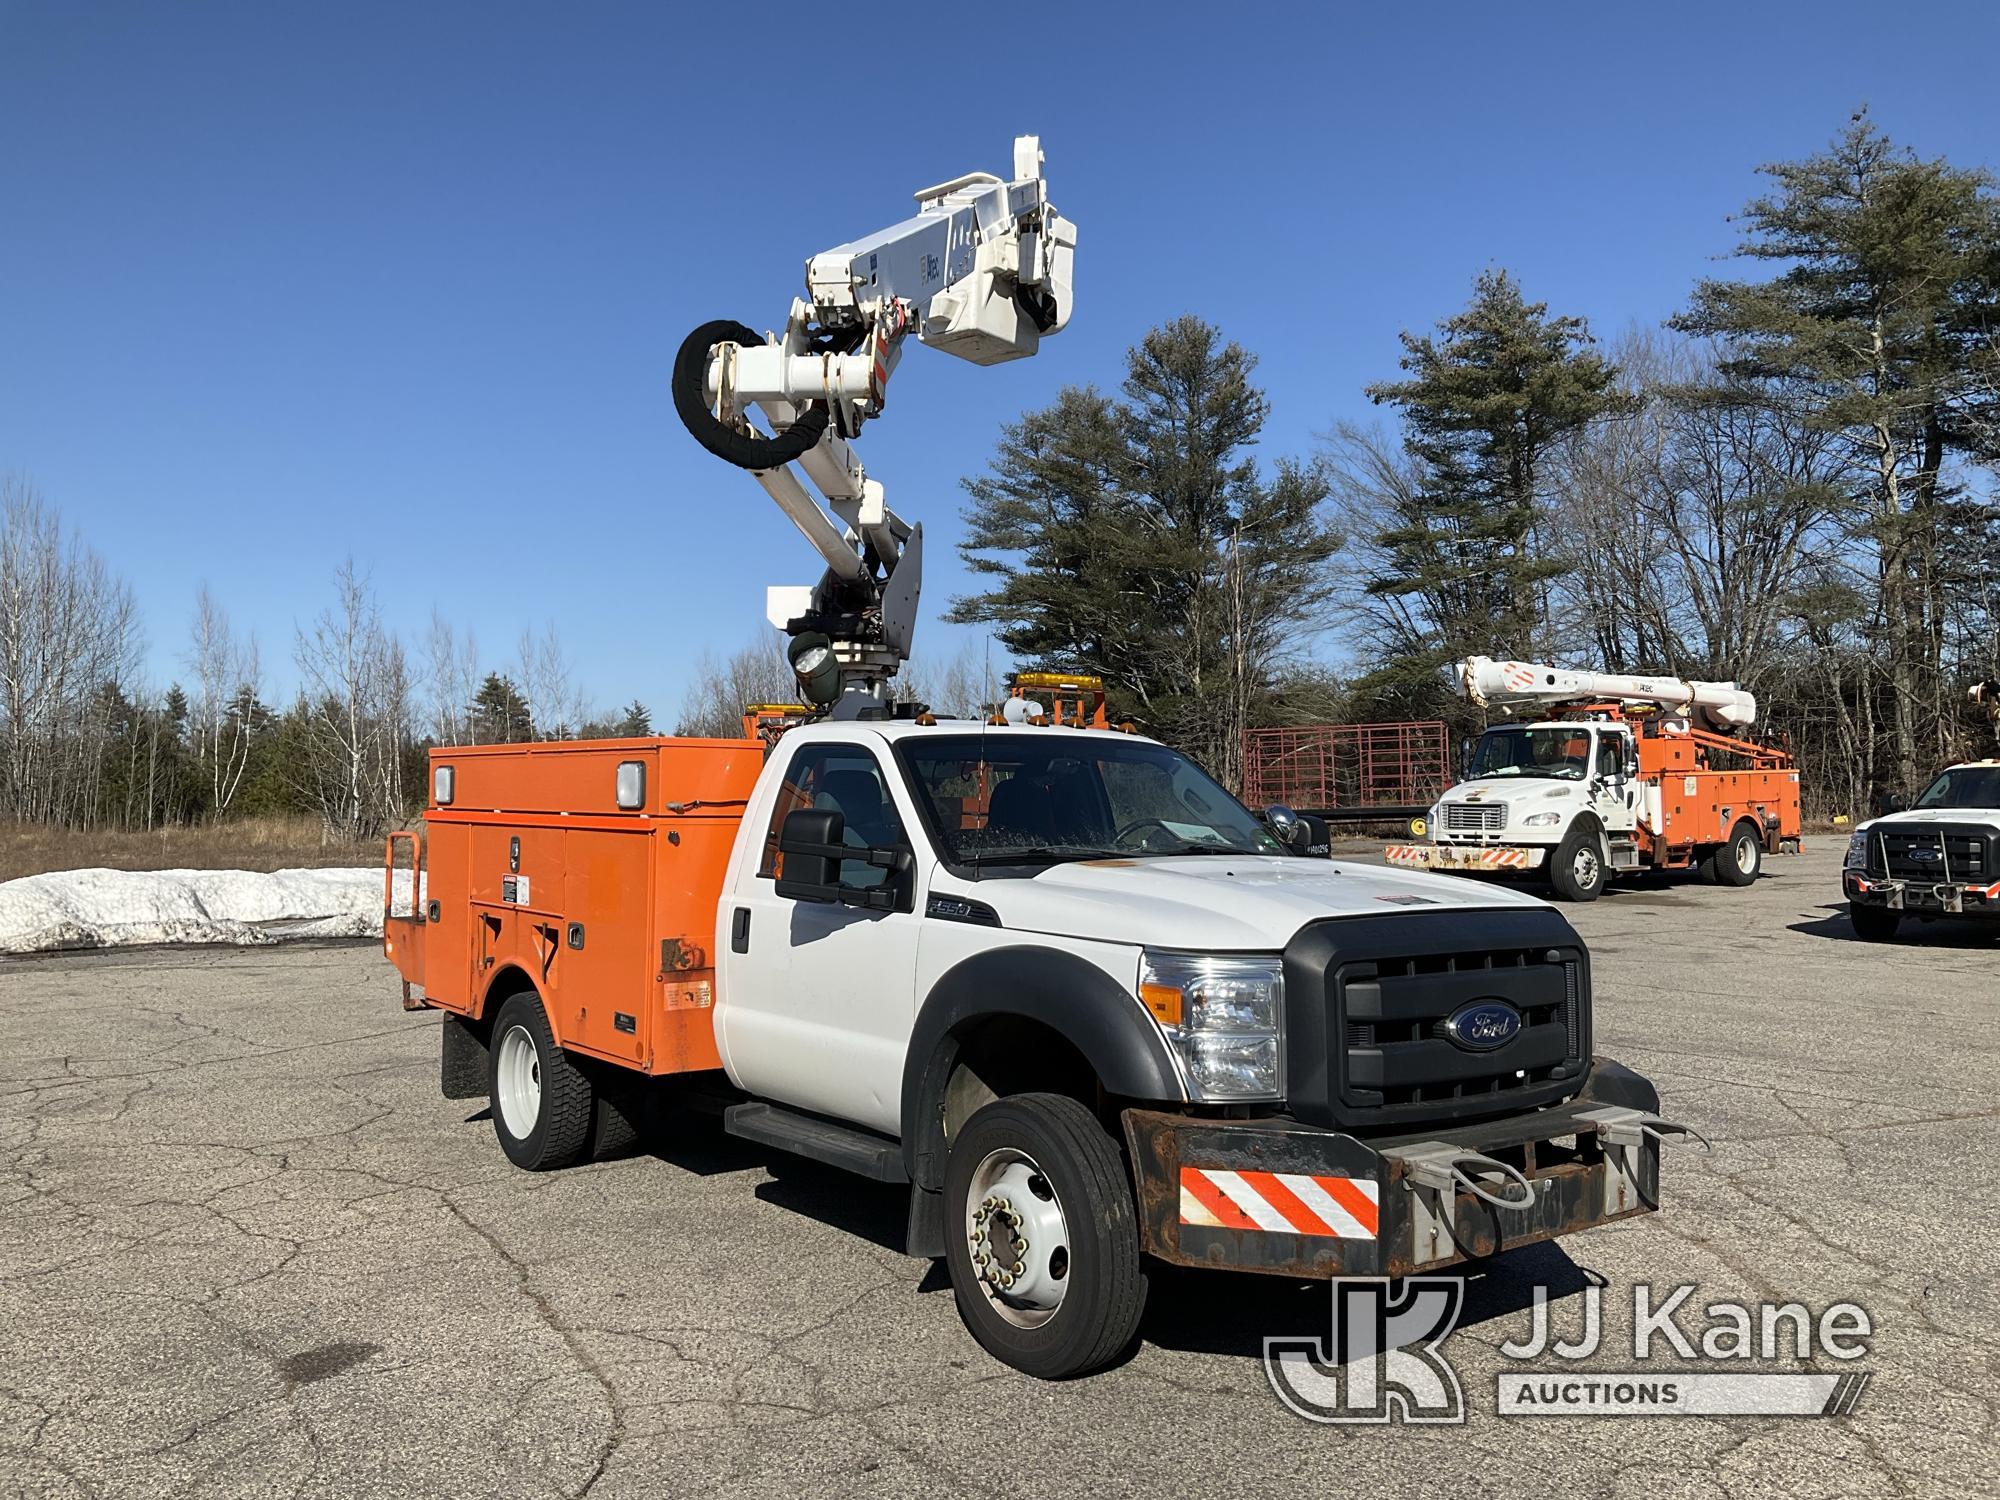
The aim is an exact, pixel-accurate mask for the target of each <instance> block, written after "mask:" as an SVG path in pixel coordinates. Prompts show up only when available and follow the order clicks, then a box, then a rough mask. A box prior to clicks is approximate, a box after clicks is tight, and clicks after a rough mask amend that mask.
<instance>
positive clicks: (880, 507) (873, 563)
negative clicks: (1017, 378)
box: [673, 135, 1076, 717]
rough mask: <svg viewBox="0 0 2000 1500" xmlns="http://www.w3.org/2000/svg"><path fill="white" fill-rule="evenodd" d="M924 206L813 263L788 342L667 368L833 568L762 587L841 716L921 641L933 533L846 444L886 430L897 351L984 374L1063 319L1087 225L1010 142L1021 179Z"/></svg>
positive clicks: (680, 401) (711, 435) (878, 699)
mask: <svg viewBox="0 0 2000 1500" xmlns="http://www.w3.org/2000/svg"><path fill="white" fill-rule="evenodd" d="M916 198H917V205H918V207H917V213H916V216H915V217H914V218H909V219H905V220H903V222H901V223H900V224H895V225H892V226H890V227H889V228H887V229H884V230H880V231H878V232H877V233H875V234H871V235H869V236H867V237H866V238H863V239H859V240H855V241H853V242H851V243H849V244H845V245H836V246H835V247H834V248H833V249H831V250H824V251H821V252H820V253H819V254H818V255H815V256H813V257H812V259H810V260H808V261H807V262H806V295H805V296H804V297H799V298H795V299H794V300H793V302H792V310H791V315H790V316H789V317H788V318H787V319H786V321H785V330H784V333H783V334H782V335H770V336H768V337H761V338H760V337H759V335H758V334H757V332H756V330H754V329H751V328H746V327H745V326H743V325H742V324H740V323H733V322H729V321H726V320H724V321H718V322H713V323H704V324H703V325H702V326H701V327H699V328H697V329H695V330H694V332H693V333H691V334H689V335H688V336H687V338H686V340H685V341H684V342H683V343H682V344H681V348H680V353H679V354H678V355H677V356H676V357H675V359H674V375H673V392H674V407H675V409H676V411H678V412H679V414H680V418H681V421H682V422H683V423H685V424H686V426H687V429H688V431H689V432H691V433H692V434H693V435H694V437H695V440H696V441H697V442H699V443H700V444H701V445H702V446H703V447H704V448H706V449H708V451H709V452H711V453H713V454H715V455H716V456H717V457H718V458H722V459H726V460H727V461H728V462H730V463H732V464H735V465H736V466H737V467H739V468H743V469H747V470H749V471H750V473H751V475H752V476H753V477H754V478H755V479H756V480H757V482H758V483H759V484H760V485H762V486H763V487H764V490H765V493H767V494H768V495H770V497H771V498H772V499H773V500H775V501H776V502H777V503H778V507H779V509H781V510H782V511H784V513H785V514H786V515H787V516H788V517H790V518H791V521H792V523H793V524H794V525H795V526H797V527H798V529H799V530H800V532H801V533H803V534H804V536H805V539H806V540H807V541H808V542H810V543H811V544H812V545H813V548H814V550H815V551H817V552H818V553H819V555H820V556H821V557H822V558H823V559H825V561H826V568H827V571H826V574H825V576H824V577H822V578H821V579H820V581H819V583H818V584H816V585H814V586H812V587H810V588H803V587H802V588H790V587H784V588H772V589H771V590H769V593H768V598H767V601H766V613H767V615H768V616H769V618H770V620H771V623H772V624H773V625H776V626H777V627H778V628H779V629H780V630H783V631H784V632H785V633H786V634H787V635H789V636H790V637H791V638H792V641H791V646H790V650H789V655H790V659H791V662H792V666H793V670H794V671H796V672H797V673H798V676H799V680H800V683H801V684H802V685H803V687H804V688H805V691H806V694H807V696H808V697H809V698H811V700H812V701H813V702H814V703H816V704H819V705H820V706H822V707H826V706H831V707H832V709H833V712H834V714H835V715H836V716H837V717H848V716H853V715H858V714H861V713H863V712H866V711H868V710H870V709H872V708H878V707H880V706H881V705H882V704H883V703H885V702H886V701H887V699H888V697H889V679H890V678H891V677H892V676H893V675H894V674H895V672H896V670H897V669H898V668H899V667H900V666H901V665H902V664H903V663H904V662H905V661H907V660H908V659H909V655H910V639H911V635H912V633H913V631H914V630H915V627H916V616H917V597H918V592H919V589H920V587H921V584H922V570H923V527H922V526H920V525H919V526H912V525H910V524H909V523H907V522H905V521H904V520H903V519H902V517H900V516H898V515H897V514H896V513H895V512H894V511H892V510H890V509H889V507H888V506H887V505H886V504H885V503H884V500H883V493H882V486H881V485H880V484H878V483H877V482H876V481H874V480H872V479H870V478H868V477H867V476H866V475H865V474H864V473H863V472H862V468H861V462H860V460H859V459H858V458H856V457H855V455H854V450H853V448H852V447H851V446H850V442H849V440H850V439H852V438H854V437H855V436H856V435H857V434H859V432H860V431H861V428H862V424H863V423H865V422H866V421H867V420H868V419H869V418H870V417H875V416H879V415H881V412H882V406H883V401H884V399H885V395H886V392H887V388H888V383H889V376H890V375H891V373H893V372H894V370H895V368H896V363H897V361H898V360H899V359H900V358H901V357H902V346H903V340H904V339H905V338H907V337H908V336H909V335H910V334H912V333H914V334H915V335H916V336H917V339H918V341H919V342H920V343H925V344H930V345H932V346H933V347H935V348H939V349H943V350H945V351H946V352H948V353H951V354H956V355H958V356H959V357H960V358H961V359H967V360H970V361H972V363H974V364H979V365H991V364H999V363H1000V362H1001V361H1003V360H1009V359H1022V358H1025V357H1026V356H1028V355H1030V354H1033V353H1034V352H1035V350H1036V348H1037V347H1038V346H1039V344H1040V342H1041V338H1042V335H1043V334H1047V333H1059V332H1061V331H1062V329H1063V327H1064V325H1065V324H1067V323H1068V322H1069V314H1070V303H1071V290H1070V275H1071V265H1072V262H1073V259H1074V256H1075V249H1076V226H1075V225H1073V224H1071V223H1070V222H1069V221H1068V220H1067V219H1064V218H1063V217H1062V216H1061V215H1060V214H1058V213H1057V212H1056V211H1055V209H1054V207H1052V206H1051V205H1050V203H1049V201H1048V190H1047V185H1046V183H1045V182H1044V180H1043V178H1042V152H1041V143H1040V139H1039V138H1038V137H1036V136H1032V135H1027V136H1021V137H1020V138H1018V139H1017V140H1016V141H1015V142H1014V178H1013V180H1012V181H1010V182H1009V181H1002V180H1001V179H1000V178H998V177H995V176H993V175H992V174H991V173H987V172H969V173H967V174H966V175H964V176H963V177H955V178H953V179H952V180H951V181H949V182H942V183H939V184H938V185H937V186H935V187H930V188H925V189H923V190H922V191H920V192H919V193H918V194H917V195H916ZM753 409H754V410H755V411H757V412H759V413H761V414H762V416H763V418H764V421H765V422H766V423H767V424H768V425H769V427H770V429H771V430H770V432H769V433H768V434H766V433H764V432H762V431H760V430H759V429H758V428H757V427H756V426H755V425H753V423H752V422H751V420H750V414H751V412H752V410H753ZM794 462H796V463H797V464H798V466H799V468H801V469H803V470H804V471H805V476H806V478H807V479H809V480H811V481H812V483H813V485H814V487H815V488H816V489H817V490H818V491H819V492H820V494H822V495H824V496H825V497H826V504H827V505H828V506H829V507H830V508H831V509H832V511H833V515H834V517H835V518H837V523H836V520H835V519H830V518H829V517H828V516H827V514H826V512H825V511H824V510H822V509H821V508H820V504H819V502H818V501H817V500H816V499H814V498H813V496H812V495H811V494H810V493H809V492H808V491H807V489H806V487H805V485H804V484H802V483H801V482H800V480H799V477H798V475H797V473H796V472H795V471H794V470H793V468H792V464H793V463H794Z"/></svg>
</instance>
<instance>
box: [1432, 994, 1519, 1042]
mask: <svg viewBox="0 0 2000 1500" xmlns="http://www.w3.org/2000/svg"><path fill="white" fill-rule="evenodd" d="M1444 1034H1445V1035H1446V1036H1448V1037H1450V1038H1451V1039H1452V1040H1453V1041H1454V1042H1457V1043H1458V1045H1459V1046H1461V1047H1470V1048H1471V1049H1472V1050H1473V1051H1474V1052H1491V1051H1492V1050H1493V1049H1494V1048H1495V1047H1504V1046H1506V1045H1507V1044H1508V1043H1509V1042H1511V1041H1513V1040H1514V1038H1515V1037H1517V1036H1519V1035H1520V1034H1521V1013H1520V1012H1519V1011H1518V1010H1516V1009H1514V1007H1513V1006H1511V1005H1508V1004H1506V1003H1505V1002H1504V1001H1500V1000H1475V1001H1474V1002H1473V1003H1472V1004H1470V1005H1468V1006H1466V1007H1465V1008H1464V1009H1463V1010H1457V1011H1453V1012H1452V1014H1451V1015H1450V1017H1449V1018H1447V1019H1446V1021H1445V1023H1444Z"/></svg>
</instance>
